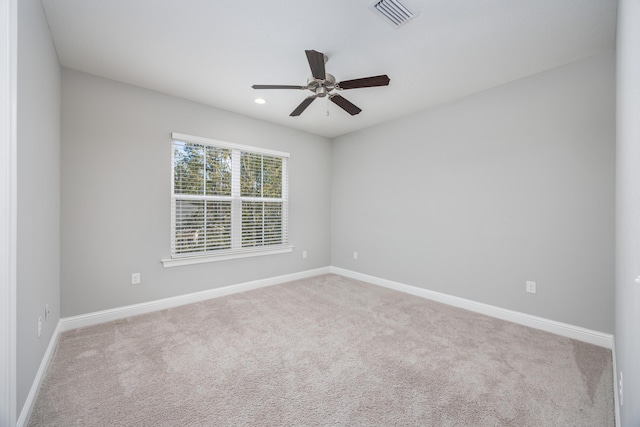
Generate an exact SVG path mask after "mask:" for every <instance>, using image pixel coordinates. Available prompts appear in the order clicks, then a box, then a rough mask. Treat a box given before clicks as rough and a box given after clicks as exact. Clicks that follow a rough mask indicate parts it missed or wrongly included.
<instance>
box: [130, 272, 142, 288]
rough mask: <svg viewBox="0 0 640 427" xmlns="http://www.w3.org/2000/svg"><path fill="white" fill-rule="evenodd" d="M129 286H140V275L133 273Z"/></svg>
mask: <svg viewBox="0 0 640 427" xmlns="http://www.w3.org/2000/svg"><path fill="white" fill-rule="evenodd" d="M131 284H132V285H138V284H140V273H133V274H132V275H131Z"/></svg>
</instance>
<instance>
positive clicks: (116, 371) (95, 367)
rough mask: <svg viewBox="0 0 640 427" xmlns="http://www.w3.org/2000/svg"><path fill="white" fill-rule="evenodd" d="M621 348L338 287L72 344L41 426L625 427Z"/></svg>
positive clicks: (329, 281) (167, 318)
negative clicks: (617, 354)
mask: <svg viewBox="0 0 640 427" xmlns="http://www.w3.org/2000/svg"><path fill="white" fill-rule="evenodd" d="M612 377H613V375H612V368H611V352H610V351H609V350H606V349H604V348H600V347H596V346H592V345H589V344H585V343H582V342H579V341H575V340H571V339H568V338H563V337H559V336H556V335H552V334H548V333H545V332H541V331H538V330H534V329H530V328H526V327H523V326H519V325H516V324H513V323H508V322H505V321H501V320H497V319H494V318H491V317H486V316H483V315H479V314H475V313H472V312H469V311H466V310H461V309H457V308H453V307H449V306H446V305H442V304H439V303H435V302H432V301H429V300H425V299H422V298H418V297H415V296H411V295H407V294H403V293H400V292H395V291H392V290H388V289H385V288H381V287H377V286H374V285H370V284H366V283H362V282H358V281H355V280H351V279H347V278H344V277H340V276H336V275H327V276H319V277H315V278H312V279H308V280H302V281H297V282H292V283H287V284H284V285H278V286H272V287H268V288H264V289H259V290H254V291H250V292H246V293H241V294H236V295H231V296H227V297H223V298H217V299H212V300H209V301H206V302H202V303H197V304H192V305H188V306H183V307H179V308H174V309H169V310H164V311H161V312H156V313H152V314H146V315H142V316H137V317H132V318H129V319H125V320H119V321H114V322H110V323H106V324H102V325H97V326H92V327H88V328H83V329H78V330H73V331H68V332H65V333H63V334H62V335H61V338H60V340H59V343H58V347H57V349H56V351H55V354H54V357H53V360H52V363H51V366H50V368H49V371H48V373H47V375H46V378H45V380H44V383H43V385H42V387H41V390H40V393H39V396H38V399H37V402H36V404H35V408H34V412H33V414H32V416H31V419H30V422H29V425H31V426H65V427H67V426H519V427H520V426H580V427H587V426H597V427H603V426H613V425H614V418H613V417H614V415H613V385H612Z"/></svg>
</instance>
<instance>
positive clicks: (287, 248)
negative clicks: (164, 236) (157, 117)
mask: <svg viewBox="0 0 640 427" xmlns="http://www.w3.org/2000/svg"><path fill="white" fill-rule="evenodd" d="M175 141H180V142H186V143H194V144H200V145H205V146H211V147H216V148H223V149H229V150H232V152H233V155H232V159H233V162H232V195H231V196H230V197H229V196H225V197H224V199H228V200H231V203H232V222H231V229H232V231H231V233H232V238H231V241H232V247H231V249H220V250H214V251H207V252H203V253H197V254H174V239H175V235H176V220H175V212H174V209H175V202H176V200H177V199H184V198H185V197H184V196H180V195H176V194H175V191H174V184H175V181H174V158H173V156H174V150H173V145H174V142H175ZM240 152H248V153H254V154H262V155H265V156H271V157H279V158H282V161H283V167H282V197H281V198H280V199H277V201H278V202H282V233H283V243H282V244H278V245H265V246H257V247H250V248H243V247H242V245H241V235H242V218H241V205H242V202H243V201H261V202H270V201H274V200H275V199H269V198H263V197H241V196H240V180H239V176H238V177H236V176H234V175H235V174H239V170H240V155H239V154H240ZM289 157H290V154H289V153H285V152H282V151H275V150H270V149H266V148H261V147H252V146H248V145H241V144H236V143H232V142H227V141H220V140H215V139H210V138H204V137H200V136H193V135H187V134H183V133H177V132H173V133H172V134H171V258H170V259H163V260H162V264H163V265H164V267H176V266H181V265H189V264H200V263H205V262H214V261H225V260H230V259H237V258H247V257H254V256H263V255H274V254H281V253H287V252H292V251H293V246H291V245H289V243H288V201H289V194H288V188H289V186H288V169H287V160H288V159H289ZM207 197H210V196H203V197H202V199H203V200H206V199H207ZM187 198H191V196H188V197H187ZM196 198H197V197H196Z"/></svg>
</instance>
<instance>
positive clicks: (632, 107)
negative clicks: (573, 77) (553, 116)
mask: <svg viewBox="0 0 640 427" xmlns="http://www.w3.org/2000/svg"><path fill="white" fill-rule="evenodd" d="M638 23H640V2H638V1H635V0H621V1H619V2H618V37H617V43H616V45H617V53H618V56H617V78H618V79H617V83H618V92H617V95H618V97H617V127H616V130H617V159H616V190H617V198H616V214H617V217H616V237H617V239H616V334H615V336H616V358H617V369H618V374H617V375H618V376H619V375H620V372H622V374H623V377H624V381H623V386H624V391H623V398H624V404H623V406H622V407H621V408H620V412H621V414H620V415H621V419H622V425H623V426H638V425H640V368H638V362H639V361H640V333H639V332H638V331H639V330H638V327H639V325H640V284H637V283H635V282H634V279H636V278H637V277H640V197H639V195H640V169H639V168H638V164H639V163H638V161H639V159H640V80H639V79H638V76H640V25H638ZM618 378H619V377H618Z"/></svg>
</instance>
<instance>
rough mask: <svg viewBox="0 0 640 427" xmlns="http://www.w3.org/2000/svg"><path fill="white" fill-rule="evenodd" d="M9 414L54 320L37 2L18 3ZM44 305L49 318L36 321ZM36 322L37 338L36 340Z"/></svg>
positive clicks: (48, 66)
mask: <svg viewBox="0 0 640 427" xmlns="http://www.w3.org/2000/svg"><path fill="white" fill-rule="evenodd" d="M17 80H18V81H17V84H18V88H17V145H18V148H17V194H18V196H17V205H18V206H17V257H16V260H17V271H16V279H17V308H16V310H17V388H18V390H17V412H18V414H20V411H21V409H22V407H23V406H24V402H25V400H26V397H27V395H28V393H29V390H30V388H31V385H32V383H33V380H34V378H35V375H36V372H37V371H38V367H39V366H40V362H41V360H42V358H43V355H44V353H45V351H46V349H47V346H48V344H49V341H50V339H51V337H52V335H53V331H54V330H55V327H56V325H57V323H58V319H59V318H60V67H59V65H58V59H57V56H56V52H55V49H54V47H53V42H52V41H51V36H50V33H49V26H48V24H47V21H46V20H45V15H44V10H43V9H42V4H41V3H40V1H38V0H21V1H19V2H18V77H17ZM45 304H49V307H50V309H51V316H50V317H49V321H45V320H44V314H45V313H44V308H45ZM38 317H42V335H41V337H40V338H38V336H37V321H38Z"/></svg>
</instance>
